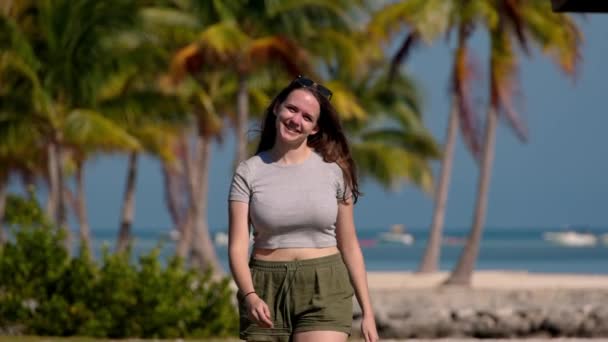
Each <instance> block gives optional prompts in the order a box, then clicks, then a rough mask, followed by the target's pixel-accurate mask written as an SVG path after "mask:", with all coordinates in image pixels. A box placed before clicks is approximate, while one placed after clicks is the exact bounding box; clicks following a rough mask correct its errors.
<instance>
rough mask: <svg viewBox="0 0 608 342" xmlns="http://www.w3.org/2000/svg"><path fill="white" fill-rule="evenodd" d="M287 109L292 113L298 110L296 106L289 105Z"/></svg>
mask: <svg viewBox="0 0 608 342" xmlns="http://www.w3.org/2000/svg"><path fill="white" fill-rule="evenodd" d="M287 109H288V110H289V111H290V112H292V113H295V112H296V109H295V108H294V107H287Z"/></svg>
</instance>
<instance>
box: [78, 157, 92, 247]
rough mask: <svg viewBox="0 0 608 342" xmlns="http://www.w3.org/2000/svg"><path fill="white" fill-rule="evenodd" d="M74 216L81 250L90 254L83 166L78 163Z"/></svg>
mask: <svg viewBox="0 0 608 342" xmlns="http://www.w3.org/2000/svg"><path fill="white" fill-rule="evenodd" d="M75 209H76V215H77V217H78V225H79V232H80V245H81V248H86V249H87V250H88V251H89V253H91V246H92V245H91V232H90V227H89V220H88V217H87V204H86V194H85V191H84V165H83V163H78V165H77V167H76V208H75Z"/></svg>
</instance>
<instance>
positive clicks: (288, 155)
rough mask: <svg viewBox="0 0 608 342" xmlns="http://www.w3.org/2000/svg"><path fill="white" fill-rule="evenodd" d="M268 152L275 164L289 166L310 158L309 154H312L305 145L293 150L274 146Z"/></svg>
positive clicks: (278, 145) (288, 147)
mask: <svg viewBox="0 0 608 342" xmlns="http://www.w3.org/2000/svg"><path fill="white" fill-rule="evenodd" d="M268 152H269V153H270V156H271V157H272V159H273V160H274V161H275V162H277V163H280V164H284V165H291V164H300V163H302V162H304V161H305V160H306V159H308V157H310V154H311V153H313V149H312V148H310V147H308V145H306V143H304V144H302V145H300V146H298V147H295V148H293V147H290V146H284V145H283V146H281V145H280V144H275V145H274V146H273V147H272V148H271V149H270V150H269V151H268Z"/></svg>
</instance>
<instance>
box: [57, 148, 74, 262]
mask: <svg viewBox="0 0 608 342" xmlns="http://www.w3.org/2000/svg"><path fill="white" fill-rule="evenodd" d="M56 141H57V143H55V144H54V145H55V157H56V158H55V166H54V168H55V175H56V179H57V189H56V190H57V193H56V195H55V196H56V197H55V198H56V199H57V212H56V218H55V222H56V223H57V225H58V226H59V227H60V229H61V230H63V233H64V235H65V237H64V247H65V248H66V250H67V251H68V254H71V252H72V237H71V233H70V229H69V227H68V217H67V208H66V203H67V198H66V197H67V195H66V191H67V189H66V184H65V178H64V174H63V147H62V146H61V142H60V141H61V138H60V137H59V138H58V139H57V140H56Z"/></svg>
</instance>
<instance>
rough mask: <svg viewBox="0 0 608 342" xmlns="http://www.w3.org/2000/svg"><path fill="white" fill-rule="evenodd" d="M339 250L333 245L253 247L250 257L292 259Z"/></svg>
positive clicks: (328, 253)
mask: <svg viewBox="0 0 608 342" xmlns="http://www.w3.org/2000/svg"><path fill="white" fill-rule="evenodd" d="M339 252H340V250H339V249H338V247H335V246H333V247H323V248H277V249H264V248H255V249H254V250H253V254H252V257H253V258H254V259H257V260H266V261H294V260H304V259H314V258H321V257H324V256H328V255H332V254H336V253H339Z"/></svg>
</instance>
